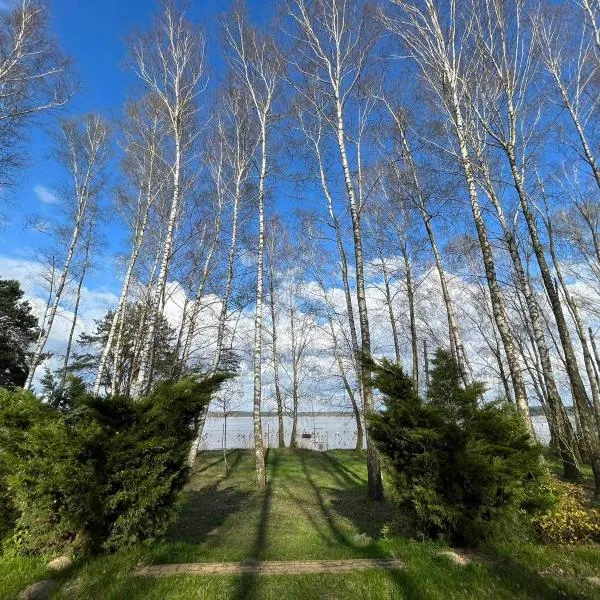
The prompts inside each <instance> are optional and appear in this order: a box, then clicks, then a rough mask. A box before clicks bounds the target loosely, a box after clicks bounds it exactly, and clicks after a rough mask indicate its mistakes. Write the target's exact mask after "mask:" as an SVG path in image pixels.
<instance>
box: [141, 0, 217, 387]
mask: <svg viewBox="0 0 600 600" xmlns="http://www.w3.org/2000/svg"><path fill="white" fill-rule="evenodd" d="M131 55H132V60H133V70H134V72H135V74H136V75H137V76H138V77H139V79H140V81H141V82H142V85H143V86H144V88H145V90H146V91H147V93H148V94H151V95H153V96H155V97H156V101H157V106H158V108H159V109H160V111H161V112H162V113H163V114H164V117H165V122H166V125H167V128H168V129H167V133H166V135H165V137H166V140H165V143H166V144H167V147H168V149H169V156H168V157H167V156H165V161H167V166H168V171H169V174H170V178H171V181H170V186H171V202H170V210H169V214H168V218H167V227H166V232H165V237H164V240H163V243H162V256H161V261H160V268H159V271H158V278H157V282H156V288H155V289H154V290H153V293H152V298H151V302H150V313H149V317H148V322H147V324H146V336H145V341H144V345H143V348H142V350H141V355H140V368H139V373H138V376H137V381H136V386H135V395H136V396H141V395H144V394H145V393H146V392H147V391H148V387H149V384H150V373H151V371H152V363H151V355H152V348H153V346H154V334H155V329H156V323H157V319H158V316H159V315H160V314H161V313H162V310H163V301H164V297H165V291H166V285H167V278H168V274H169V265H170V263H171V259H172V255H173V246H174V239H175V230H176V227H177V221H178V218H179V216H180V212H181V208H182V202H183V200H184V198H183V195H184V194H183V192H184V185H183V184H184V174H185V173H184V171H185V170H186V168H187V167H188V166H189V160H190V159H191V158H192V157H191V156H190V155H191V151H192V148H193V145H194V142H195V141H196V138H197V135H198V131H197V129H196V126H195V125H196V120H197V111H198V99H199V95H200V93H201V92H202V90H203V88H204V87H205V84H204V41H203V37H202V34H201V33H200V32H199V31H198V30H197V29H196V28H195V27H194V26H193V25H192V24H191V23H190V22H188V21H187V20H186V18H185V14H184V12H183V11H180V10H178V9H177V8H176V7H175V5H174V3H172V2H170V1H167V2H164V3H163V4H162V6H161V8H160V12H159V13H158V15H157V16H156V18H155V21H154V25H153V28H152V30H151V31H150V32H149V33H147V34H146V35H140V36H138V37H137V39H135V40H134V41H133V42H132V44H131Z"/></svg>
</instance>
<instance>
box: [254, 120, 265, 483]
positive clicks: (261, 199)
mask: <svg viewBox="0 0 600 600" xmlns="http://www.w3.org/2000/svg"><path fill="white" fill-rule="evenodd" d="M260 142H261V167H260V175H259V180H258V239H257V254H256V298H255V300H256V309H255V313H254V365H253V373H254V394H253V408H252V420H253V425H254V455H255V459H256V483H257V485H258V487H259V488H264V487H265V486H266V484H267V474H266V469H265V446H264V440H263V437H262V422H261V414H260V413H261V403H262V402H261V401H262V322H263V294H264V291H263V287H264V281H263V278H264V247H265V179H266V176H267V127H266V123H265V121H264V119H262V120H261V130H260Z"/></svg>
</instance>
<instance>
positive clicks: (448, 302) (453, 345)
mask: <svg viewBox="0 0 600 600" xmlns="http://www.w3.org/2000/svg"><path fill="white" fill-rule="evenodd" d="M384 101H385V100H384ZM385 104H386V106H387V107H388V110H389V112H390V113H391V115H392V117H393V119H394V121H395V123H396V126H397V129H398V131H399V133H400V138H401V141H402V150H403V152H404V160H405V162H406V164H407V165H408V168H409V171H410V176H411V179H412V182H413V185H414V186H415V191H416V192H417V208H418V209H419V214H420V215H421V219H422V221H423V224H424V225H425V230H426V231H427V239H428V240H429V245H430V246H431V252H432V254H433V260H434V262H435V267H436V270H437V273H438V277H439V279H440V286H441V288H442V298H443V300H444V306H445V308H446V317H447V319H448V333H449V339H450V351H451V353H452V356H453V357H454V359H455V360H456V363H457V365H458V370H459V372H460V376H461V379H462V381H463V384H464V385H468V384H469V375H468V372H469V371H470V367H469V362H468V360H467V356H466V353H465V349H464V346H463V343H462V340H461V337H460V330H459V328H458V321H457V319H456V312H455V310H454V304H453V302H452V297H451V295H450V290H449V288H448V281H447V278H446V271H445V270H444V265H443V262H442V257H441V254H440V251H439V248H438V245H437V240H436V237H435V233H434V230H433V226H432V224H431V219H432V217H431V215H430V214H429V213H428V212H427V208H426V202H425V196H424V194H423V191H422V187H421V180H420V177H419V173H418V171H417V165H416V164H415V161H414V158H413V154H412V150H411V147H410V145H409V143H408V138H407V137H406V131H405V127H404V126H403V124H402V121H401V120H400V118H399V117H398V115H397V114H396V112H395V111H394V110H393V109H392V107H391V106H390V104H389V103H388V102H387V101H385Z"/></svg>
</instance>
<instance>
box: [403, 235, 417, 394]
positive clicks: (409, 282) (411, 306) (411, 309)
mask: <svg viewBox="0 0 600 600" xmlns="http://www.w3.org/2000/svg"><path fill="white" fill-rule="evenodd" d="M401 251H402V259H403V261H404V274H405V276H406V298H407V300H408V315H409V323H410V345H411V349H412V380H413V385H414V386H415V390H418V389H419V340H418V337H417V320H416V316H415V290H414V284H413V278H412V267H411V265H410V260H409V258H408V251H407V248H406V243H403V244H402V249H401Z"/></svg>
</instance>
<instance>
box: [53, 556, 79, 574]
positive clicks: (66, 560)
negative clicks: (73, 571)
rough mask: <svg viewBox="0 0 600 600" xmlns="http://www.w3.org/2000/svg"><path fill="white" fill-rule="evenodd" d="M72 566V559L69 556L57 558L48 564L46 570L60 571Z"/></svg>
mask: <svg viewBox="0 0 600 600" xmlns="http://www.w3.org/2000/svg"><path fill="white" fill-rule="evenodd" d="M72 564H73V559H72V558H71V557H70V556H66V555H63V556H57V557H56V558H53V559H52V560H51V561H50V562H49V563H48V568H49V569H50V570H51V571H61V570H62V569H66V568H67V567H70V566H71V565H72Z"/></svg>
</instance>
